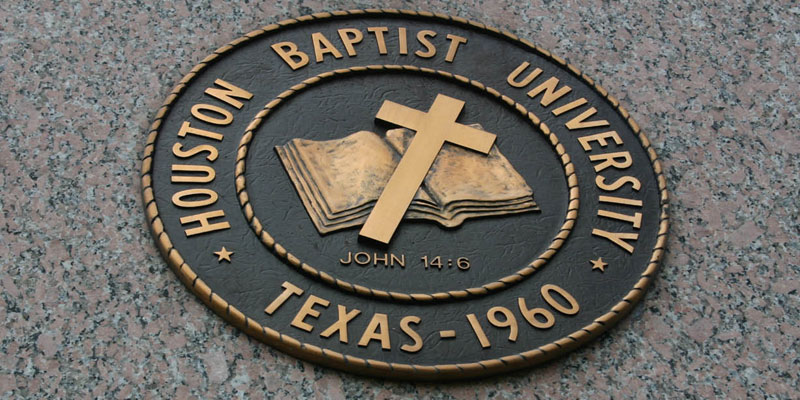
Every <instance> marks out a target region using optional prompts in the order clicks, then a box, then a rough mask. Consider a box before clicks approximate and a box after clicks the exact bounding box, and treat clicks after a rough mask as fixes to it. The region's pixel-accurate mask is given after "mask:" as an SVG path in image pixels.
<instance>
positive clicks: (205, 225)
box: [181, 210, 231, 237]
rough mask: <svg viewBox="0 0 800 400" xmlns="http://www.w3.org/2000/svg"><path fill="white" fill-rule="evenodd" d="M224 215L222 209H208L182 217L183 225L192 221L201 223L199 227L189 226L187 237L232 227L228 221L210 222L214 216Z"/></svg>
mask: <svg viewBox="0 0 800 400" xmlns="http://www.w3.org/2000/svg"><path fill="white" fill-rule="evenodd" d="M223 217H225V211H222V210H215V211H208V212H204V213H200V214H195V215H189V216H186V217H181V225H186V224H189V223H192V222H199V223H200V226H199V227H196V228H189V229H186V230H184V233H185V234H186V237H190V236H194V235H199V234H201V233H208V232H214V231H221V230H223V229H229V228H230V227H231V224H229V223H228V221H223V222H215V223H213V224H212V223H209V222H208V221H209V220H210V219H212V218H223Z"/></svg>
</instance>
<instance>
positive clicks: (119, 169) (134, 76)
mask: <svg viewBox="0 0 800 400" xmlns="http://www.w3.org/2000/svg"><path fill="white" fill-rule="evenodd" d="M520 3H521V2H516V1H497V2H494V1H486V2H482V1H479V0H472V1H465V2H455V1H452V2H446V1H445V2H442V1H435V0H434V1H424V2H416V1H385V2H382V3H380V4H377V3H368V2H352V1H329V2H328V1H322V2H319V1H304V0H299V1H279V2H277V3H275V4H271V3H269V4H253V3H252V2H250V3H246V4H233V3H223V2H212V3H210V4H209V3H208V2H202V3H197V4H196V5H192V6H188V7H187V5H186V4H185V3H184V2H180V3H175V4H160V5H155V6H145V5H143V4H142V3H137V4H130V3H123V2H118V3H115V2H112V1H100V2H94V1H93V2H86V1H81V2H78V1H71V2H68V3H67V4H65V3H61V2H57V3H51V2H42V1H37V2H11V1H4V2H0V132H2V142H0V170H2V175H0V188H2V191H0V209H2V214H0V252H2V254H3V257H2V261H0V266H1V269H0V321H2V327H0V351H2V353H3V356H2V357H1V358H0V393H2V394H1V395H2V396H3V397H44V396H47V395H52V396H58V397H80V398H87V397H90V396H92V397H94V396H98V397H129V396H133V397H145V396H147V397H169V398H185V397H188V396H190V395H194V396H198V397H222V398H241V397H256V398H259V397H265V396H266V397H275V398H287V397H288V398H304V397H326V398H342V397H357V398H381V399H383V398H403V397H412V396H414V397H416V396H422V397H432V398H532V397H540V398H547V397H558V396H564V397H569V398H578V397H581V398H609V397H615V398H617V397H648V396H652V397H659V398H662V397H681V396H690V397H703V398H707V397H736V398H741V397H745V396H753V397H763V396H769V397H774V398H790V397H795V398H796V397H800V388H798V381H799V380H800V377H798V371H800V356H798V347H799V346H798V342H799V341H800V322H798V320H800V302H799V301H798V300H799V299H800V294H798V287H800V283H799V282H800V280H798V273H800V262H798V259H799V258H800V221H798V215H800V178H798V171H800V132H798V126H800V118H798V112H799V111H800V110H798V103H800V95H798V92H799V91H800V85H798V70H799V68H798V66H797V64H798V53H799V52H800V46H798V44H800V7H798V6H797V5H796V4H795V5H792V4H790V2H787V1H784V2H740V1H734V2H723V3H721V4H716V5H696V4H695V3H697V2H681V3H676V4H665V3H663V2H649V3H640V4H628V5H621V4H616V3H614V4H609V3H607V2H587V3H572V2H570V3H566V2H550V1H545V2H543V3H544V4H534V5H522V4H520ZM779 3H783V4H779ZM378 5H379V6H381V7H396V8H410V9H427V10H430V11H437V12H444V13H448V14H452V15H457V16H461V17H465V18H470V19H475V20H479V21H482V22H484V23H486V24H489V25H493V26H496V27H500V28H504V29H508V30H511V31H513V32H515V33H517V34H519V35H520V36H523V37H526V38H529V39H532V40H533V41H534V42H536V43H538V44H540V45H541V46H543V47H545V48H548V49H550V50H552V51H553V52H555V53H556V54H558V55H561V56H565V57H567V58H569V59H570V61H572V62H573V63H574V64H576V65H577V66H578V67H580V68H581V69H582V70H584V71H585V72H586V73H587V74H589V75H590V76H592V77H594V78H596V79H597V80H598V81H599V82H600V83H601V84H602V85H603V86H605V87H606V88H608V89H609V91H611V93H613V94H614V95H616V96H617V97H618V98H619V99H620V100H621V101H622V102H623V104H624V105H625V106H626V107H627V108H628V109H629V110H630V111H631V113H632V114H633V116H634V117H635V118H636V119H637V121H638V122H639V124H640V125H641V126H642V127H643V128H644V129H645V130H646V131H647V132H648V136H649V137H650V139H651V141H652V142H653V143H654V146H655V147H656V149H657V150H658V152H659V154H660V156H661V158H662V161H663V163H664V166H665V170H666V174H667V178H668V184H669V189H670V191H671V195H672V207H671V209H672V216H671V217H672V226H671V237H670V240H669V252H668V253H667V257H666V260H665V261H664V263H663V267H662V270H661V273H660V276H659V277H658V279H657V280H656V281H655V284H654V286H652V287H651V290H650V292H649V293H648V294H647V296H646V297H645V300H644V301H643V303H642V304H640V305H639V306H638V307H637V308H636V310H635V311H634V313H633V314H632V315H631V316H630V317H629V318H628V319H626V320H625V321H623V322H622V323H621V324H620V325H619V326H618V327H617V328H615V329H613V330H612V331H610V332H609V333H607V334H605V335H603V336H602V337H601V338H600V339H599V340H597V341H595V342H593V343H592V344H591V345H589V346H587V347H585V348H583V349H581V350H579V351H576V352H574V353H571V354H570V355H568V356H566V357H564V358H562V359H560V360H558V361H555V362H551V363H549V364H547V365H544V366H542V367H539V368H533V369H528V370H524V371H522V372H519V373H516V374H513V375H509V376H501V377H494V378H490V379H486V380H482V381H477V382H467V383H459V384H447V385H435V384H413V383H398V382H384V381H378V380H373V379H367V378H361V377H356V376H352V375H348V374H345V373H340V372H337V371H333V370H329V369H325V368H319V367H315V366H313V365H311V364H308V363H305V362H301V361H298V360H296V359H294V358H291V357H289V356H286V355H284V354H282V353H279V352H277V351H275V350H273V349H271V348H269V347H267V346H265V345H262V344H261V343H258V342H255V341H254V340H251V339H249V338H248V337H247V336H246V335H244V334H243V333H241V332H239V331H237V330H236V329H235V328H232V327H231V326H230V325H228V324H227V323H225V322H224V321H223V320H222V319H220V318H219V317H217V316H216V315H214V314H213V313H212V312H211V311H210V310H208V309H207V308H206V307H205V306H203V305H202V304H201V303H200V302H199V301H197V300H196V299H195V297H194V296H193V295H192V294H191V293H190V292H189V291H188V290H187V289H186V288H184V287H183V286H182V285H181V283H180V282H179V281H178V279H176V277H175V276H174V275H173V273H172V272H171V271H169V270H168V269H167V267H166V263H165V262H164V261H163V260H162V259H161V257H160V256H159V254H158V253H157V250H156V247H155V245H154V243H153V239H152V237H151V235H150V233H149V232H148V230H147V226H146V224H145V221H144V218H143V212H142V205H141V200H140V194H139V193H140V187H139V183H138V176H139V161H138V160H139V158H140V155H141V153H142V149H143V146H144V142H145V132H146V129H147V127H148V125H149V124H150V121H151V119H152V118H153V116H154V113H155V110H156V109H157V108H158V106H159V105H160V104H161V102H162V101H163V100H164V98H165V97H166V95H167V93H168V92H169V91H170V90H171V88H172V86H173V85H174V84H175V83H177V81H178V80H179V79H180V78H181V77H182V76H183V74H185V73H186V72H188V71H189V70H190V69H191V68H192V66H193V65H194V64H196V63H197V62H199V61H200V60H201V59H202V58H203V57H204V56H205V55H206V54H208V53H210V52H211V51H213V50H214V49H215V48H217V47H219V46H221V45H222V44H224V43H226V42H228V41H230V40H232V39H234V38H236V37H238V36H240V35H241V34H243V33H246V32H248V31H250V30H251V29H254V28H256V27H259V26H261V25H265V24H268V23H272V22H276V21H278V20H281V19H285V18H288V17H291V16H298V15H301V14H307V13H310V12H318V11H329V10H335V9H350V8H365V7H374V6H378Z"/></svg>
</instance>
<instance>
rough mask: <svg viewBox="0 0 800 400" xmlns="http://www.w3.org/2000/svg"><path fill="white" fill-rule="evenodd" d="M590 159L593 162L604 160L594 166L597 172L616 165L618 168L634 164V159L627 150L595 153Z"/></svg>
mask: <svg viewBox="0 0 800 400" xmlns="http://www.w3.org/2000/svg"><path fill="white" fill-rule="evenodd" d="M589 160H591V161H592V162H594V161H601V160H602V161H603V162H601V163H600V164H597V165H595V166H594V170H595V171H596V172H600V171H602V170H604V169H606V168H608V167H614V168H616V169H625V168H628V167H630V166H631V164H633V159H632V158H631V154H630V153H628V152H627V151H618V152H616V153H605V154H595V155H592V156H589Z"/></svg>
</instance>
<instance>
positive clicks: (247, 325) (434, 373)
mask: <svg viewBox="0 0 800 400" xmlns="http://www.w3.org/2000/svg"><path fill="white" fill-rule="evenodd" d="M348 15H387V16H398V15H400V16H402V15H407V16H412V17H417V18H419V17H424V18H430V19H433V20H439V21H446V22H451V23H455V24H460V25H462V26H467V27H472V28H473V29H479V30H483V31H486V32H488V33H490V34H494V35H498V36H501V37H506V38H508V39H510V40H512V41H514V42H517V43H518V44H520V43H521V44H523V45H524V46H525V47H527V48H529V49H530V50H531V51H533V52H535V53H537V54H539V55H540V56H543V57H544V58H547V59H549V60H551V61H554V62H556V63H557V64H559V65H561V66H563V67H565V68H566V69H567V70H569V71H570V72H571V73H573V74H574V75H575V76H577V77H578V78H580V79H582V80H583V81H584V82H586V83H587V84H588V85H589V86H591V87H592V88H594V89H595V90H596V91H597V92H598V93H600V95H601V96H602V97H603V98H604V99H605V100H606V101H608V102H609V104H611V106H612V107H613V108H614V109H615V110H616V111H617V112H618V113H619V114H620V115H621V116H622V117H623V118H625V120H626V121H627V123H628V125H629V126H630V128H631V129H632V130H633V132H634V134H636V135H637V137H638V138H639V141H640V143H641V145H642V147H643V148H644V149H645V151H646V152H647V154H648V157H649V158H650V162H651V166H652V168H653V172H654V173H655V175H656V180H657V182H658V189H659V195H660V210H661V215H660V218H659V219H660V221H659V229H658V234H657V239H656V243H655V246H654V248H653V253H652V255H651V256H650V261H649V262H648V265H647V268H646V269H645V271H644V272H643V273H642V274H641V276H640V278H639V280H638V281H637V282H636V284H635V285H634V286H633V288H631V290H630V291H629V292H628V293H627V294H626V295H625V296H624V297H623V298H622V300H621V301H620V302H618V303H617V304H615V305H614V306H613V307H612V308H611V309H610V310H609V311H608V312H607V313H605V314H603V315H602V316H600V317H598V318H597V319H595V320H594V321H593V322H592V323H591V324H589V325H586V326H584V327H583V328H581V329H579V330H577V331H575V332H573V333H571V334H569V335H567V336H565V337H563V338H561V339H559V340H556V341H554V342H552V343H549V344H546V345H543V346H540V347H538V348H536V349H532V350H528V351H525V352H522V353H519V354H514V355H509V356H505V357H501V358H494V359H487V360H483V361H479V362H474V363H462V364H435V365H417V364H401V363H386V362H383V361H379V360H373V359H364V358H360V357H353V356H348V355H345V354H341V353H339V352H335V351H332V350H329V349H324V348H321V347H318V346H315V345H312V344H310V343H303V342H300V341H298V340H297V339H294V338H292V337H291V336H288V335H284V334H281V333H279V332H278V331H276V330H274V329H272V328H269V327H266V326H262V325H261V324H259V323H258V322H256V321H254V320H252V319H250V318H248V317H246V316H245V315H244V314H243V313H242V312H241V311H239V310H238V309H236V307H234V306H231V305H230V304H229V303H228V302H227V301H225V299H223V298H221V297H220V296H219V295H217V294H216V293H214V292H213V291H212V290H211V288H210V287H208V285H206V283H205V282H203V280H202V279H200V278H199V277H198V276H197V274H196V273H195V272H194V271H193V270H192V268H191V267H190V266H189V265H188V264H187V263H186V262H185V261H184V259H183V257H181V255H180V253H179V252H178V250H177V249H176V248H175V247H174V246H173V245H172V242H171V241H170V239H169V235H168V234H167V232H166V231H165V230H164V224H163V222H162V221H161V218H160V216H159V213H158V207H157V205H156V202H155V195H154V193H153V188H152V182H153V178H152V172H153V168H152V167H153V154H154V152H155V142H156V140H157V138H158V134H159V129H160V128H161V123H162V121H163V120H164V118H165V117H166V115H167V114H168V112H169V110H170V107H171V106H172V104H173V103H174V102H175V100H176V99H177V98H178V96H179V95H180V94H181V93H182V92H183V90H184V89H185V88H186V87H187V85H188V84H189V82H191V81H192V80H193V79H194V77H195V75H196V74H197V73H198V72H199V71H201V70H203V69H204V68H205V67H206V66H207V65H208V64H210V63H212V62H213V61H214V60H216V59H217V58H219V57H220V56H221V55H223V54H225V53H227V52H229V51H231V50H233V49H234V48H236V47H237V46H238V45H240V44H242V43H244V42H247V41H249V40H252V39H253V38H256V37H259V36H261V35H264V34H266V33H268V32H272V31H275V30H278V29H281V27H283V26H287V25H295V24H299V23H303V22H307V21H315V20H320V19H328V18H334V17H341V16H348ZM142 198H143V202H144V208H145V215H146V218H147V222H148V224H149V225H150V229H151V231H152V233H153V236H154V237H155V239H156V244H157V246H158V248H159V250H160V251H161V254H162V255H163V256H164V258H165V259H166V260H167V263H168V264H169V266H170V268H172V270H173V271H174V272H175V274H176V275H177V276H178V278H179V279H180V280H181V281H182V282H183V283H184V284H185V285H186V286H187V287H188V288H189V289H190V290H191V291H192V292H193V293H194V294H195V295H196V296H197V297H198V298H200V300H201V301H202V302H203V303H205V304H206V306H208V307H209V308H211V309H212V310H214V312H216V313H217V314H218V315H220V316H221V317H223V318H224V319H225V320H227V321H228V322H230V323H231V324H233V325H234V326H236V327H237V328H239V329H241V330H243V331H244V332H246V333H247V334H248V335H250V336H252V337H254V338H257V339H258V340H260V341H262V342H264V343H267V344H269V345H271V346H273V347H275V348H277V349H279V350H281V351H283V352H286V353H288V354H290V355H292V356H295V357H297V358H301V359H304V360H308V361H312V362H315V363H317V364H321V365H325V366H329V367H333V368H338V369H342V370H346V371H349V372H354V373H358V374H363V375H371V376H381V377H386V378H394V379H420V380H441V379H464V378H469V377H476V376H485V375H489V374H496V373H500V372H505V371H511V370H515V369H519V368H522V367H526V366H530V365H534V364H539V363H542V362H544V361H547V360H550V359H552V358H554V357H556V356H558V355H560V354H563V353H565V352H568V351H571V350H573V349H575V348H577V347H578V346H580V345H582V344H584V343H586V342H588V341H589V340H591V339H592V338H594V337H596V336H598V335H600V334H601V333H603V332H605V331H606V330H608V328H610V327H611V326H613V325H614V324H615V323H616V322H618V321H619V320H620V319H621V318H622V317H624V316H625V315H627V314H628V313H629V312H630V311H631V310H632V309H633V306H634V305H635V304H636V303H637V302H638V301H639V300H641V298H642V297H643V295H644V291H645V289H646V288H647V286H648V285H649V284H650V281H651V280H652V279H653V277H654V275H655V273H656V271H657V270H658V265H659V262H660V261H661V258H662V257H663V255H664V248H665V246H666V241H667V231H668V228H669V219H668V211H669V196H668V194H667V190H666V178H665V177H664V174H663V172H662V169H661V163H660V162H659V160H658V156H657V155H656V152H655V150H654V149H653V147H652V146H651V144H650V141H649V140H648V139H647V137H645V135H644V133H642V131H641V129H640V128H639V125H638V124H637V123H636V122H635V121H634V120H633V118H631V117H630V114H629V113H628V111H627V110H625V109H624V108H623V107H622V106H621V105H620V104H619V101H618V100H617V99H616V98H614V97H613V96H611V95H609V94H608V91H607V90H605V89H604V88H602V87H601V86H600V85H598V84H596V83H595V82H594V80H592V79H591V78H589V77H588V76H587V75H585V74H583V73H582V72H581V71H580V70H579V69H578V68H576V67H575V66H573V65H571V64H569V63H567V62H566V61H565V60H564V59H562V58H560V57H558V56H555V55H553V54H551V53H550V52H549V51H547V50H544V49H542V48H540V47H538V46H536V45H535V44H533V43H532V42H530V41H528V40H526V39H521V38H519V37H518V36H516V35H514V34H513V33H510V32H507V31H501V30H499V29H496V28H491V27H487V26H486V25H484V24H481V23H479V22H474V21H470V20H467V19H464V18H459V17H451V16H448V15H445V14H434V13H430V12H421V11H411V10H397V9H366V10H350V11H336V12H330V13H328V12H326V13H317V14H312V15H306V16H302V17H298V18H296V19H288V20H284V21H281V22H278V23H277V24H271V25H267V26H264V27H263V28H261V29H257V30H254V31H252V32H250V33H247V34H246V35H244V36H242V37H240V38H238V39H236V40H233V41H232V42H230V43H228V44H227V45H225V46H222V47H220V48H219V49H217V50H216V51H214V53H212V54H210V55H209V56H207V57H206V58H204V59H203V60H202V61H201V62H200V63H199V64H197V65H196V66H195V67H194V68H192V70H191V71H190V72H189V73H188V74H186V76H184V77H183V79H181V81H180V82H179V83H178V85H176V86H175V88H174V89H173V90H172V92H171V93H170V95H169V96H167V99H166V100H165V101H164V104H163V105H162V106H161V107H160V108H159V109H158V112H157V113H156V117H155V120H154V121H153V123H152V125H151V126H150V131H149V134H148V136H147V143H146V144H145V147H144V155H143V157H142Z"/></svg>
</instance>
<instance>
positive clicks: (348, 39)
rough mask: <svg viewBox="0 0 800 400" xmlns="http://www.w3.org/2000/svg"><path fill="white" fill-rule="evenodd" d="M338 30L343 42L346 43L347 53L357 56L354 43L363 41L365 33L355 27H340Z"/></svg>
mask: <svg viewBox="0 0 800 400" xmlns="http://www.w3.org/2000/svg"><path fill="white" fill-rule="evenodd" d="M338 32H339V38H340V39H342V44H344V49H345V50H346V51H347V55H348V56H350V57H355V55H356V48H355V47H354V46H353V45H354V44H357V43H361V41H362V40H364V34H363V33H361V31H360V30H358V29H353V28H342V29H339V31H338Z"/></svg>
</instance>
